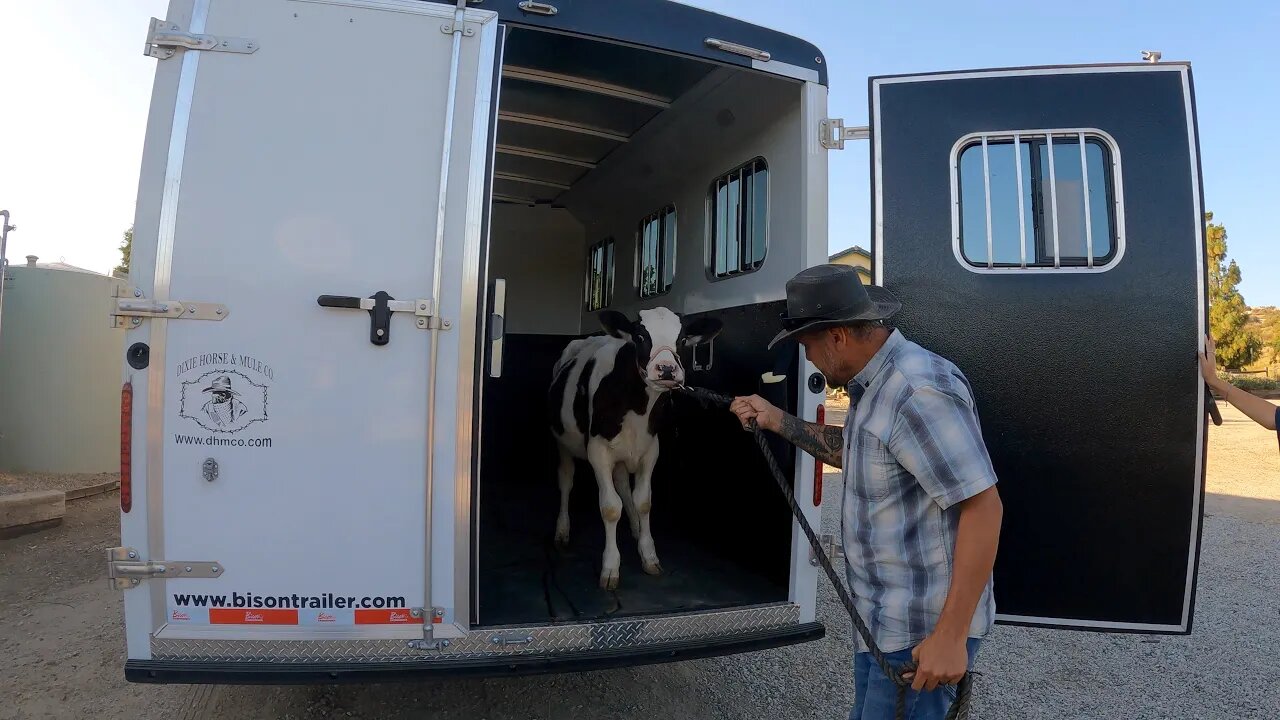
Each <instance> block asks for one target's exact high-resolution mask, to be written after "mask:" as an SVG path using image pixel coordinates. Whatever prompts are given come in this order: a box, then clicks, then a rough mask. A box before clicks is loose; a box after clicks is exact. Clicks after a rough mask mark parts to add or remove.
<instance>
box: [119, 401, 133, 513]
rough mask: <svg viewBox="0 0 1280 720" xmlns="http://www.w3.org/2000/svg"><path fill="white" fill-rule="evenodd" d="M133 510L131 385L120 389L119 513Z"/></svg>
mask: <svg viewBox="0 0 1280 720" xmlns="http://www.w3.org/2000/svg"><path fill="white" fill-rule="evenodd" d="M132 509H133V383H131V382H127V383H125V384H124V387H123V388H121V389H120V512H129V511H130V510H132Z"/></svg>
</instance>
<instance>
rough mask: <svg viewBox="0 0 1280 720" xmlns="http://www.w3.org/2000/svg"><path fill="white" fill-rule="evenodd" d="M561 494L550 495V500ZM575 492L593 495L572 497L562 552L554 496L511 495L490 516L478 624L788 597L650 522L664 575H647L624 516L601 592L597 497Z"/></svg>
mask: <svg viewBox="0 0 1280 720" xmlns="http://www.w3.org/2000/svg"><path fill="white" fill-rule="evenodd" d="M507 489H508V491H511V490H512V489H513V488H510V487H509V488H507ZM544 490H545V488H544ZM583 490H586V488H583ZM557 492H558V491H555V490H553V491H552V492H551V496H552V499H553V500H554V497H555V494H556V493H557ZM520 494H523V493H520ZM541 494H543V495H545V494H546V493H541ZM579 494H580V495H582V496H587V495H590V496H591V497H583V498H582V499H583V500H587V501H591V502H584V503H577V502H571V509H572V511H571V513H570V527H571V539H570V542H569V546H568V547H567V548H563V549H561V548H557V547H555V545H554V543H553V541H552V535H553V533H554V529H555V528H554V525H555V515H556V508H555V503H554V502H552V503H550V504H549V505H548V503H546V501H545V498H533V497H530V498H527V501H524V502H520V501H517V502H512V501H513V500H514V498H510V497H507V498H506V500H507V501H506V502H504V503H503V505H504V506H505V508H506V509H505V510H503V511H495V512H491V513H486V515H487V516H488V517H487V518H486V519H487V520H488V522H487V523H485V524H483V525H482V528H483V531H482V533H481V543H480V563H479V621H480V624H482V625H511V624H523V623H542V622H583V621H591V620H605V619H609V618H611V617H629V616H634V615H648V614H659V613H670V612H687V611H694V610H710V609H716V608H727V607H736V606H742V605H753V604H761V603H769V602H778V601H783V600H786V598H787V588H786V586H785V585H780V584H779V583H778V582H777V581H776V579H771V578H770V576H769V574H767V573H765V572H763V570H762V569H760V568H756V567H752V563H751V562H750V558H745V557H726V556H725V555H723V554H722V553H721V552H718V551H717V550H716V549H715V548H713V547H711V546H708V545H706V544H705V543H702V542H699V539H698V538H696V537H693V536H691V535H689V534H687V533H683V532H681V530H680V528H679V527H677V526H675V525H674V524H673V523H658V522H656V520H655V522H654V525H655V527H654V528H653V536H654V542H655V544H656V545H657V550H658V557H659V559H660V561H661V563H662V570H663V572H662V574H661V575H657V576H653V575H648V574H646V573H645V572H644V570H643V568H642V567H641V563H640V554H639V550H638V549H637V547H636V541H635V539H634V538H632V537H631V530H630V527H629V525H628V523H627V521H626V519H625V517H624V519H623V520H622V521H621V522H619V523H618V550H619V552H620V553H621V554H622V565H621V578H620V580H619V585H618V589H617V590H615V591H608V590H604V589H602V588H600V585H599V580H600V563H601V556H602V554H603V552H604V524H603V522H602V521H601V519H600V514H599V510H598V509H596V507H595V505H594V502H593V501H594V500H595V498H594V495H595V493H594V492H592V493H587V492H582V493H574V495H575V496H576V495H579ZM574 499H575V500H576V499H577V498H576V497H575V498H574ZM522 500H524V498H522ZM539 500H541V502H540V501H539ZM656 512H658V511H657V510H655V513H656Z"/></svg>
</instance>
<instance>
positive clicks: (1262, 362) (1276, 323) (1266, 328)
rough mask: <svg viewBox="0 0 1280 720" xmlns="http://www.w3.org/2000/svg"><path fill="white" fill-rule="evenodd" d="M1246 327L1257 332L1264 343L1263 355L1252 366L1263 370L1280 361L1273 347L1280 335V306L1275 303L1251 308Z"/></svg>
mask: <svg viewBox="0 0 1280 720" xmlns="http://www.w3.org/2000/svg"><path fill="white" fill-rule="evenodd" d="M1246 327H1248V328H1249V329H1250V330H1252V331H1253V332H1254V333H1257V335H1258V337H1260V338H1262V343H1263V345H1264V348H1263V350H1262V357H1261V358H1259V362H1257V363H1254V364H1253V365H1252V366H1251V368H1253V369H1258V370H1261V369H1262V368H1264V367H1266V366H1267V365H1271V364H1276V363H1280V357H1276V355H1275V351H1274V350H1273V349H1272V348H1273V347H1274V346H1275V341H1276V338H1278V337H1280V308H1277V307H1275V306H1274V305H1263V306H1260V307H1255V308H1249V323H1248V325H1247V326H1246Z"/></svg>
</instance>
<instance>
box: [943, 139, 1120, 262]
mask: <svg viewBox="0 0 1280 720" xmlns="http://www.w3.org/2000/svg"><path fill="white" fill-rule="evenodd" d="M1120 187H1121V186H1120V157H1119V151H1118V150H1117V149H1116V146H1115V143H1114V141H1112V140H1111V138H1110V137H1109V136H1106V135H1105V134H1104V133H1101V132H1100V131H1096V130H1041V131H1027V132H1013V133H980V134H975V135H970V136H967V137H966V138H964V139H962V140H961V141H960V142H959V143H957V145H956V150H955V152H954V153H953V177H952V190H953V193H954V195H955V197H954V198H953V200H954V206H953V214H952V225H953V233H954V242H955V247H956V251H957V252H956V254H957V256H958V257H960V258H961V259H962V260H963V261H964V263H965V264H966V265H967V266H968V267H969V268H970V269H973V270H979V271H981V270H1000V271H1006V270H1008V269H1015V270H1025V269H1030V268H1038V269H1060V268H1084V269H1095V270H1105V269H1107V268H1108V267H1110V266H1111V265H1113V264H1114V263H1115V261H1116V260H1117V259H1119V257H1120V255H1121V254H1122V252H1123V243H1124V234H1123V204H1122V202H1121V193H1120Z"/></svg>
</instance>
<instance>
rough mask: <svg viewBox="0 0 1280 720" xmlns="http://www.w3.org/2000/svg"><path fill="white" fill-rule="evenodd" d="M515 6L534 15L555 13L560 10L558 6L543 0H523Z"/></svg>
mask: <svg viewBox="0 0 1280 720" xmlns="http://www.w3.org/2000/svg"><path fill="white" fill-rule="evenodd" d="M516 7H518V8H520V9H521V10H523V11H525V12H527V13H533V14H535V15H555V14H556V13H558V12H560V8H558V7H556V6H555V5H551V4H548V3H543V2H533V0H524V2H522V3H520V4H519V5H517V6H516Z"/></svg>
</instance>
